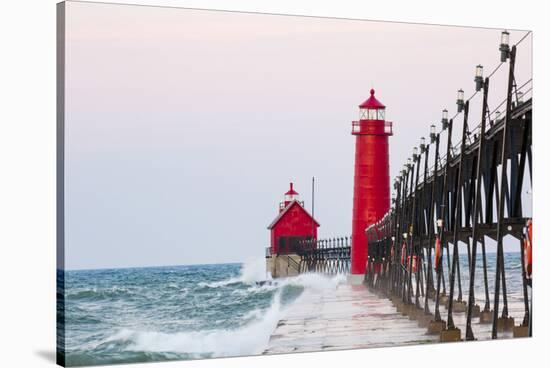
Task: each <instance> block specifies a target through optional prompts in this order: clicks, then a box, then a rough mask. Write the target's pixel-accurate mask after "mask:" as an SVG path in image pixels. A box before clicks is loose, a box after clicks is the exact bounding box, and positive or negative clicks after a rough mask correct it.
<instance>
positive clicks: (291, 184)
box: [285, 183, 299, 195]
mask: <svg viewBox="0 0 550 368" xmlns="http://www.w3.org/2000/svg"><path fill="white" fill-rule="evenodd" d="M298 194H299V193H298V192H297V191H295V190H294V183H290V189H289V190H288V192H286V193H285V195H298Z"/></svg>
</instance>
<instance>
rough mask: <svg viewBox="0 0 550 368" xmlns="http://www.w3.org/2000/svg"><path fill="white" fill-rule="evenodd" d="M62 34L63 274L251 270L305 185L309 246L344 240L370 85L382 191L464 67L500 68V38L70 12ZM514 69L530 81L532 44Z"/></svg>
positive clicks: (200, 14)
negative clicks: (176, 268)
mask: <svg viewBox="0 0 550 368" xmlns="http://www.w3.org/2000/svg"><path fill="white" fill-rule="evenodd" d="M66 26H67V28H66V35H67V43H66V52H67V53H66V100H65V101H66V105H65V109H66V110H65V111H66V115H65V118H66V121H65V124H66V125H65V129H66V130H65V132H66V136H65V139H66V142H65V153H66V168H65V169H66V171H65V174H66V178H65V185H66V187H65V190H66V192H65V195H66V200H65V205H66V211H65V215H66V220H65V224H66V225H65V231H66V238H65V240H66V245H65V246H66V267H67V268H69V269H76V268H104V267H128V266H153V265H178V264H194V263H222V262H242V261H245V260H247V259H250V258H258V257H262V256H263V255H264V248H265V247H267V246H268V245H269V232H268V230H267V229H266V227H267V225H268V224H269V223H270V222H271V221H272V220H273V218H274V217H275V216H276V215H277V212H278V202H279V201H280V200H281V199H282V196H283V193H284V192H285V191H286V190H287V189H288V183H289V182H290V181H293V182H294V183H295V189H296V190H297V191H298V192H299V193H300V194H301V195H302V199H303V200H305V204H306V207H307V208H308V209H310V207H311V177H312V176H315V178H316V201H315V217H316V218H317V219H318V221H319V222H320V224H321V227H320V228H319V236H320V237H328V236H345V235H349V234H350V232H351V206H352V196H353V159H354V156H353V154H354V139H355V138H354V137H353V136H352V135H351V134H350V131H351V121H352V120H356V119H357V118H358V107H357V106H358V105H359V104H360V103H361V102H363V101H364V100H365V99H366V98H367V97H368V96H369V90H370V88H371V87H372V88H374V89H375V90H376V97H377V98H378V99H379V100H380V101H382V102H383V103H384V104H385V105H386V106H387V110H386V118H387V119H388V120H391V121H393V123H394V136H393V137H390V170H391V171H390V174H391V179H390V180H391V181H392V182H393V178H394V177H395V174H396V173H397V172H398V170H399V169H400V168H401V166H402V164H403V163H404V162H405V161H406V158H407V157H409V156H410V155H411V152H412V147H413V146H415V145H417V144H418V143H419V139H420V137H421V136H423V135H424V136H426V137H427V136H428V133H429V126H430V124H432V123H436V124H437V126H438V129H440V123H439V122H440V120H441V110H442V109H443V108H448V109H449V111H450V115H451V116H452V115H454V113H455V112H456V104H455V101H456V90H457V89H459V88H463V89H464V91H465V95H466V97H469V96H470V95H471V94H472V93H473V91H474V81H473V78H474V71H475V66H476V65H477V64H482V65H484V66H485V73H486V74H485V75H487V74H488V73H489V72H490V71H492V70H493V68H494V67H495V66H497V65H498V64H499V62H500V59H499V51H498V46H499V43H500V33H501V30H498V29H481V28H460V27H444V26H429V25H415V24H402V23H385V22H372V21H357V20H341V19H324V18H311V17H296V16H280V15H263V14H244V13H235V12H218V11H200V10H187V9H175V8H157V7H146V6H128V5H113V4H99V3H96V4H94V3H78V2H69V3H68V5H67V12H66ZM510 33H511V35H510V39H511V43H512V44H513V43H515V42H517V41H518V40H519V39H520V38H521V37H523V35H525V33H526V31H510ZM507 69H508V64H505V65H503V67H501V68H500V69H499V71H498V72H497V73H496V74H495V76H494V77H493V78H492V79H491V90H490V92H489V96H490V101H489V103H490V106H491V107H493V106H494V107H496V105H498V103H500V101H501V100H502V99H503V98H504V96H505V85H506V83H507V72H508V70H507ZM516 70H517V71H516V79H517V81H518V84H519V85H521V84H523V82H525V81H527V80H529V79H530V78H531V75H532V71H531V36H529V37H528V38H527V39H525V41H523V42H522V43H521V45H520V46H519V48H518V56H517V62H516ZM480 116H481V96H480V95H478V96H476V98H475V99H474V100H472V102H471V110H470V117H471V119H472V123H471V124H473V125H477V123H478V122H479V120H480ZM473 121H475V124H474V122H473ZM461 126H462V115H459V117H458V119H457V121H456V123H455V127H457V128H455V131H459V130H461ZM455 142H457V140H456V141H455ZM516 246H517V245H516V244H515V243H514V244H513V247H512V248H510V249H515V247H516ZM489 250H490V249H489Z"/></svg>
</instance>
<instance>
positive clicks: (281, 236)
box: [267, 183, 319, 255]
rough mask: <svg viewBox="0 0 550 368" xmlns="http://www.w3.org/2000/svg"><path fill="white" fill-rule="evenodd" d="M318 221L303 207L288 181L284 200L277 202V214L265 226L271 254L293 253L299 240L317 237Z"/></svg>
mask: <svg viewBox="0 0 550 368" xmlns="http://www.w3.org/2000/svg"><path fill="white" fill-rule="evenodd" d="M318 227H319V223H318V222H317V221H316V220H315V219H314V218H313V216H311V215H310V214H309V212H307V210H306V209H305V208H304V202H302V201H300V200H299V194H298V192H296V191H295V190H294V186H293V184H292V183H290V189H289V190H288V192H286V193H285V197H284V201H283V202H281V203H279V215H278V216H277V217H276V218H275V219H274V220H273V222H272V223H271V224H270V225H269V226H268V227H267V228H268V229H269V230H270V231H271V247H270V250H271V252H270V253H271V254H272V255H278V254H293V253H296V249H297V247H298V244H299V242H300V241H301V240H306V239H312V238H313V239H317V228H318Z"/></svg>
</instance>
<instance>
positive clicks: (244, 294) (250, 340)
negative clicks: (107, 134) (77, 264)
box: [64, 253, 521, 366]
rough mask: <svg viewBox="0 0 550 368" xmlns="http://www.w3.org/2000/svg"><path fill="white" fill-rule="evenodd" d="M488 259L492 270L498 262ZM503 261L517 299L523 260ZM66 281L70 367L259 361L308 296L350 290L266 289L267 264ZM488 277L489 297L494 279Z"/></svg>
mask: <svg viewBox="0 0 550 368" xmlns="http://www.w3.org/2000/svg"><path fill="white" fill-rule="evenodd" d="M510 254H511V253H510ZM464 257H465V255H461V262H464ZM488 258H489V259H490V260H491V261H490V262H489V263H491V264H492V263H494V262H493V258H494V256H492V255H489V257H488ZM506 258H507V269H508V270H509V271H510V272H511V275H512V273H513V276H514V277H512V278H511V281H510V282H509V290H510V294H511V295H512V294H514V293H515V291H516V290H518V287H519V286H521V282H520V281H521V279H520V278H517V277H515V275H516V274H517V275H519V274H520V272H519V269H518V268H517V264H519V253H516V254H515V255H514V256H512V257H510V256H509V257H506ZM490 267H492V266H491V265H490ZM478 275H480V273H478ZM64 276H65V290H64V295H65V298H64V302H65V318H66V319H65V326H64V328H65V331H66V335H65V336H64V338H65V343H66V359H67V365H71V366H76V365H97V364H115V363H127V362H145V361H163V360H182V359H200V358H211V357H226V356H242V355H255V354H262V353H263V352H264V351H266V349H268V346H269V343H270V339H271V336H272V334H273V333H274V331H275V330H276V329H277V326H278V324H279V322H280V321H281V319H282V318H283V317H284V314H285V313H286V311H288V310H289V308H291V307H292V305H293V304H294V303H295V302H296V301H297V300H298V298H299V297H300V296H301V295H303V294H304V291H305V290H308V291H318V292H321V293H323V292H325V291H326V292H327V293H328V294H330V293H331V290H333V289H336V288H337V287H338V286H339V285H342V284H345V276H344V275H339V276H337V277H328V276H324V275H319V274H302V275H299V276H296V277H292V278H287V279H276V280H270V282H262V281H265V280H266V276H265V260H264V259H260V260H257V261H255V262H251V263H248V264H222V265H191V266H175V267H174V266H162V267H147V268H124V269H102V270H78V271H66V272H64ZM489 278H490V280H489V288H490V290H492V288H493V286H494V285H493V284H492V277H491V272H490V277H489ZM267 279H268V278H267ZM480 279H481V278H478V279H477V281H478V282H480V281H481V280H480ZM518 280H519V281H518ZM466 282H467V279H463V280H462V283H463V287H464V286H465V285H466ZM478 282H476V289H479V290H480V291H481V289H480V286H482V285H481V284H479V283H478ZM477 295H481V294H477ZM312 318H313V317H312ZM350 319H351V317H350ZM396 327H397V326H396ZM344 348H345V347H344Z"/></svg>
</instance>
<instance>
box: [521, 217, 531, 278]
mask: <svg viewBox="0 0 550 368" xmlns="http://www.w3.org/2000/svg"><path fill="white" fill-rule="evenodd" d="M526 235H527V236H526V237H525V240H524V242H523V244H524V247H523V261H524V265H525V274H526V276H527V278H531V273H532V271H533V221H532V220H531V219H529V220H528V221H527V234H526Z"/></svg>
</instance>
